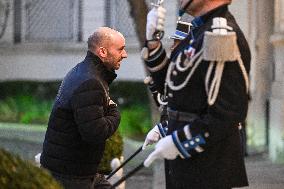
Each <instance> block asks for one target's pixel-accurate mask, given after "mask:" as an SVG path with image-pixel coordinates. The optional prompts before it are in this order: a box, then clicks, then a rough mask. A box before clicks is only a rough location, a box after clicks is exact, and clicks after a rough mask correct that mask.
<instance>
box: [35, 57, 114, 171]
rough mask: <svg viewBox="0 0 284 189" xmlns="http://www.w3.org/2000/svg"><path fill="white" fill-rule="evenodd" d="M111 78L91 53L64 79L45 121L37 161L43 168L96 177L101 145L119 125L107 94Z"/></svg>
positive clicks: (112, 73) (102, 145)
mask: <svg viewBox="0 0 284 189" xmlns="http://www.w3.org/2000/svg"><path fill="white" fill-rule="evenodd" d="M115 78H116V74H115V73H114V72H112V71H108V70H107V69H106V67H105V66H104V65H103V64H102V61H101V60H100V59H99V58H98V57H97V56H95V55H94V54H92V53H91V52H88V53H87V56H86V58H85V60H84V61H83V62H81V63H79V64H78V65H77V66H75V67H74V68H73V69H72V70H71V71H70V72H69V73H68V74H67V75H66V77H65V78H64V80H63V81H62V83H61V86H60V88H59V91H58V94H57V97H56V100H55V103H54V105H53V109H52V112H51V115H50V118H49V123H48V128H47V131H46V135H45V140H44V143H43V152H42V155H41V160H40V162H41V164H42V166H43V167H45V168H47V169H49V170H51V171H53V172H55V173H60V174H64V175H73V176H89V175H94V174H95V173H96V171H97V167H98V165H99V163H100V160H101V158H102V155H103V151H104V148H105V141H106V139H107V138H109V137H110V136H111V135H112V134H113V133H114V132H115V131H116V129H117V128H118V125H119V122H120V114H119V112H118V111H117V107H116V105H115V104H112V103H110V98H109V92H108V91H109V84H110V83H111V82H112V81H113V80H114V79H115Z"/></svg>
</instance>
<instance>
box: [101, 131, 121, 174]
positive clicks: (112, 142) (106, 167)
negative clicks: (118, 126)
mask: <svg viewBox="0 0 284 189" xmlns="http://www.w3.org/2000/svg"><path fill="white" fill-rule="evenodd" d="M122 153H123V140H122V137H121V135H120V133H119V131H116V132H115V133H114V135H113V136H111V137H110V138H109V139H108V140H107V142H106V147H105V151H104V155H103V159H102V161H101V163H100V165H99V168H98V172H100V173H103V174H109V173H110V172H111V167H110V162H111V160H112V159H113V158H120V157H121V156H122Z"/></svg>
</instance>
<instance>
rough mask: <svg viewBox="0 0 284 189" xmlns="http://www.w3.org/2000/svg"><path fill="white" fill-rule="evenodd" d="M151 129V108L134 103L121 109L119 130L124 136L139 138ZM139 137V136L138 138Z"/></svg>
mask: <svg viewBox="0 0 284 189" xmlns="http://www.w3.org/2000/svg"><path fill="white" fill-rule="evenodd" d="M149 129H151V114H150V110H149V108H148V107H147V106H145V105H134V106H131V107H127V108H124V109H123V110H122V111H121V122H120V126H119V131H120V132H121V133H122V135H124V136H128V137H132V138H136V139H139V136H143V138H144V135H145V134H146V133H147V132H148V131H149ZM137 137H138V138H137Z"/></svg>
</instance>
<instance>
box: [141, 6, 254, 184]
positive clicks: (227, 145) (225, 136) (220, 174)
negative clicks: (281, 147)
mask: <svg viewBox="0 0 284 189" xmlns="http://www.w3.org/2000/svg"><path fill="white" fill-rule="evenodd" d="M214 17H223V18H226V19H227V22H228V26H230V27H232V28H233V31H234V32H236V35H237V44H238V47H239V49H240V53H241V59H242V61H243V62H244V65H245V68H246V71H247V73H248V72H249V70H250V59H251V57H250V50H249V47H248V43H247V41H246V39H245V37H244V34H243V33H242V31H241V30H240V28H239V26H238V24H237V23H236V21H235V19H234V17H233V16H232V15H231V13H230V12H229V11H228V7H227V5H224V6H221V7H218V8H216V9H214V10H212V11H210V12H208V13H207V14H205V15H203V16H201V17H198V18H195V19H194V22H193V25H194V28H193V29H192V31H191V34H190V35H189V36H188V37H187V38H186V39H185V40H183V41H182V42H181V43H180V44H179V46H177V47H176V49H174V50H173V52H172V53H171V58H170V59H168V58H167V57H166V52H165V50H164V49H163V47H161V48H160V49H159V50H157V51H156V52H155V53H152V54H151V53H150V57H149V58H148V59H147V60H145V63H146V66H147V67H149V68H150V69H149V70H150V72H151V70H155V69H153V68H157V69H156V70H155V71H152V72H151V76H152V77H153V79H154V82H155V84H156V85H157V87H158V90H159V92H160V93H163V91H164V86H165V85H164V83H165V77H166V72H167V69H168V65H169V63H170V61H176V57H177V55H178V54H179V53H182V54H183V55H182V57H185V55H184V50H185V49H186V48H188V46H189V44H190V41H191V42H192V41H193V43H192V44H191V47H192V48H194V49H195V54H196V53H197V52H199V50H200V49H201V48H202V43H203V37H204V32H205V31H212V30H211V25H212V20H213V18H214ZM182 60H184V59H182ZM166 61H167V63H166V64H165V62H166ZM163 64H165V65H164V66H163ZM208 65H209V62H207V61H204V60H203V61H202V63H201V64H200V65H199V67H198V68H197V69H196V70H195V72H194V74H193V76H192V77H191V79H190V81H189V82H188V83H187V85H186V86H185V87H184V88H183V89H181V90H178V91H172V90H171V89H169V88H168V89H167V96H168V107H169V108H170V109H172V110H176V111H181V112H188V113H193V114H197V115H198V116H199V118H198V119H195V120H194V121H192V122H190V123H189V124H190V128H191V134H192V135H193V136H195V135H198V134H204V133H205V132H207V133H209V137H208V138H206V144H205V145H204V146H202V147H203V148H204V149H205V150H204V151H203V152H201V153H198V152H196V153H193V154H191V155H192V157H191V158H189V159H181V158H179V157H178V158H177V159H176V160H173V161H169V164H170V173H169V174H170V177H171V178H172V180H171V182H173V183H174V185H176V186H180V188H230V187H238V186H246V185H248V181H247V176H246V171H245V166H244V160H243V155H242V152H241V147H240V136H239V131H238V123H239V122H243V121H244V120H245V118H246V114H247V109H248V95H247V92H246V85H245V81H244V78H243V75H242V72H241V69H240V67H239V64H238V62H237V61H235V62H226V63H225V68H224V71H223V76H222V80H221V86H220V90H219V94H218V97H217V100H216V101H215V103H214V104H213V105H211V106H209V105H208V103H207V93H206V90H205V76H206V72H207V69H208ZM190 70H191V69H189V70H188V71H186V72H185V73H181V72H179V71H178V70H177V69H176V68H175V69H174V71H173V72H172V73H171V78H172V81H173V82H174V83H175V85H178V84H180V83H182V82H183V81H185V78H186V77H187V75H188V73H189V72H190ZM174 72H175V73H174ZM186 124H188V123H187V122H182V121H176V120H172V119H170V120H169V126H168V127H169V132H168V134H171V133H172V132H173V131H175V130H179V129H181V128H183V127H184V126H185V125H186Z"/></svg>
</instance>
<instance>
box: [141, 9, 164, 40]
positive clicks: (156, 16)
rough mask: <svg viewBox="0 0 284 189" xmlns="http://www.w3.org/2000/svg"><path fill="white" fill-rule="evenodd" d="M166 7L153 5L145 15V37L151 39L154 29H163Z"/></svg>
mask: <svg viewBox="0 0 284 189" xmlns="http://www.w3.org/2000/svg"><path fill="white" fill-rule="evenodd" d="M165 17H166V9H165V8H164V7H162V6H158V7H154V8H152V10H151V11H150V12H149V13H148V15H147V25H146V39H147V40H148V41H150V40H153V39H154V38H153V35H154V33H155V32H156V31H164V25H165Z"/></svg>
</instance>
